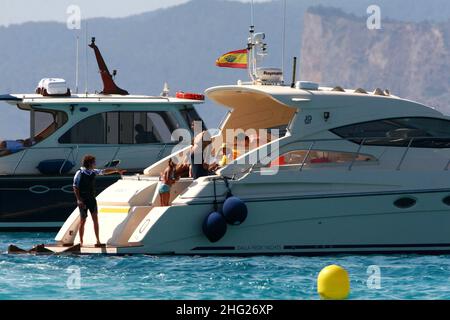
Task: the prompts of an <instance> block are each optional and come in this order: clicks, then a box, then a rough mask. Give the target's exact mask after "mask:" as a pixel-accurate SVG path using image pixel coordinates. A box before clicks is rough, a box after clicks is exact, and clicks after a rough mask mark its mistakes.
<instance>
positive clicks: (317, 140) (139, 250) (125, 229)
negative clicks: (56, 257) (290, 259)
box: [46, 34, 450, 255]
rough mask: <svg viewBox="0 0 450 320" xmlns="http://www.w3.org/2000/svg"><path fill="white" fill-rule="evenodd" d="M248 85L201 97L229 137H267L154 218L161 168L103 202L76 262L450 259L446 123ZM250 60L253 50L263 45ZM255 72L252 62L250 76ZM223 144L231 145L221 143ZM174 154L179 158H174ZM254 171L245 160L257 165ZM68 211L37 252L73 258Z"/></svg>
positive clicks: (364, 98) (419, 110) (188, 183)
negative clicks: (237, 132)
mask: <svg viewBox="0 0 450 320" xmlns="http://www.w3.org/2000/svg"><path fill="white" fill-rule="evenodd" d="M257 35H258V34H252V36H251V37H250V43H249V48H250V52H249V56H250V65H249V69H250V74H251V77H252V81H251V82H250V83H242V82H239V83H238V84H236V85H227V86H218V87H213V88H209V89H207V90H206V95H207V96H208V97H209V98H210V99H211V100H213V101H215V102H217V103H218V104H221V105H224V106H226V107H227V108H229V109H230V113H229V114H228V116H227V118H226V121H225V122H224V123H223V124H222V126H221V128H220V130H221V131H220V134H219V135H216V136H214V137H213V142H212V144H213V145H214V148H216V149H217V148H219V147H218V146H220V145H221V143H222V142H223V141H230V140H229V139H226V137H225V136H226V134H227V129H243V130H248V129H255V130H260V129H265V130H270V131H271V132H273V131H274V130H275V129H279V130H280V132H282V134H281V136H279V137H278V138H276V139H270V141H268V142H266V143H264V142H261V141H260V142H259V144H256V145H253V146H250V147H249V148H248V149H246V150H245V153H243V154H241V155H240V156H238V157H237V158H236V159H234V160H232V161H230V162H228V163H227V164H226V165H224V166H223V167H221V168H220V169H219V170H217V171H215V172H214V173H213V174H211V175H209V176H204V177H201V178H198V179H196V180H193V179H192V178H189V177H182V178H181V179H180V180H179V181H178V182H176V183H175V184H174V186H173V187H172V190H171V199H170V205H169V206H161V205H160V201H159V195H158V191H157V190H158V188H159V185H160V184H161V181H159V176H160V173H161V171H163V169H164V168H165V167H166V166H167V161H168V159H169V158H176V157H177V156H179V154H172V155H170V156H168V157H166V158H164V159H162V160H160V161H159V162H156V163H155V164H153V165H151V166H150V167H148V168H147V169H146V170H145V171H144V173H143V174H140V175H136V176H128V177H123V178H122V179H121V180H119V181H117V182H116V183H115V184H113V185H112V186H110V187H109V188H107V189H106V190H105V191H104V192H103V193H101V194H100V195H99V196H98V198H97V200H98V203H99V221H100V238H101V241H102V242H105V243H106V247H103V248H96V247H94V244H95V237H94V232H93V227H92V224H91V221H90V219H88V222H87V225H86V229H85V230H86V231H85V238H84V243H85V246H84V247H82V248H79V249H77V250H79V252H81V253H108V254H181V255H215V254H220V255H248V254H296V255H310V254H314V255H315V254H337V253H399V252H416V253H429V252H433V253H436V252H439V253H440V252H450V232H449V231H450V184H449V181H450V172H449V171H448V167H449V164H450V162H449V160H450V118H449V117H447V116H445V115H443V114H442V113H441V112H439V111H437V110H435V109H433V108H430V107H427V106H425V105H422V104H420V103H417V102H413V101H409V100H406V99H402V98H400V97H397V96H394V95H392V94H390V93H389V91H388V90H380V89H377V90H375V91H373V92H370V93H369V92H366V91H365V90H363V89H356V90H355V89H351V90H350V89H343V88H341V87H334V88H328V87H321V86H319V85H318V84H315V83H311V82H303V81H295V79H294V81H293V83H292V85H285V84H284V83H283V80H282V78H281V77H280V74H279V72H273V69H271V70H272V71H270V72H267V73H266V75H267V77H264V74H265V72H264V71H265V70H264V69H255V68H254V67H255V66H254V65H252V64H253V62H254V60H253V59H252V57H253V55H252V54H253V53H252V50H257V49H258V45H259V44H258V43H257V41H254V39H255V37H256V36H257ZM261 46H262V45H261ZM252 61H253V62H252ZM231 141H232V140H231ZM185 151H186V149H184V150H182V151H180V153H182V152H185ZM255 159H256V160H255ZM78 225H79V213H78V210H75V211H74V212H73V213H72V215H71V216H70V217H69V218H68V219H67V221H66V222H65V224H64V226H63V227H62V228H61V230H60V231H59V233H58V235H57V237H56V243H55V244H52V245H48V246H46V248H47V249H48V250H51V251H54V252H62V251H65V250H67V247H70V246H72V245H74V244H75V245H76V244H77V243H78V242H79V238H78V233H77V230H78Z"/></svg>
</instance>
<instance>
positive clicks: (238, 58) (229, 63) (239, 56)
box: [216, 49, 247, 69]
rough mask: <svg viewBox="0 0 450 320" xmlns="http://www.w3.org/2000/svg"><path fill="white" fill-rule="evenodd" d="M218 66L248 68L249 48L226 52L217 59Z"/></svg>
mask: <svg viewBox="0 0 450 320" xmlns="http://www.w3.org/2000/svg"><path fill="white" fill-rule="evenodd" d="M216 66H218V67H224V68H241V69H247V49H242V50H236V51H231V52H228V53H225V54H224V55H222V56H221V57H220V58H219V59H217V60H216Z"/></svg>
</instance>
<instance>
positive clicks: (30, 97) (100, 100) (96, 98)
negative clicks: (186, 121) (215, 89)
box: [0, 94, 204, 108]
mask: <svg viewBox="0 0 450 320" xmlns="http://www.w3.org/2000/svg"><path fill="white" fill-rule="evenodd" d="M0 101H4V102H6V103H9V104H11V105H14V106H15V105H17V104H20V105H21V107H25V108H26V106H27V105H31V104H43V105H49V106H50V105H51V106H57V105H72V104H76V105H80V104H105V105H106V104H116V103H117V104H146V105H148V104H162V103H163V104H182V105H185V104H201V103H204V101H202V100H191V99H180V98H175V97H162V96H145V95H127V96H122V95H102V94H72V95H70V96H67V97H55V96H53V97H52V96H42V95H40V94H7V95H0Z"/></svg>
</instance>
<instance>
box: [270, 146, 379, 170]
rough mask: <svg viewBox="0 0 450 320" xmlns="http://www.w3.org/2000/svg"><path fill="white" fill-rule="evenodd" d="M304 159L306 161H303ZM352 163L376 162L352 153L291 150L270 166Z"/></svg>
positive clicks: (367, 156) (363, 155)
mask: <svg viewBox="0 0 450 320" xmlns="http://www.w3.org/2000/svg"><path fill="white" fill-rule="evenodd" d="M305 157H307V159H306V160H305ZM352 161H358V162H359V161H363V162H369V161H376V159H375V158H374V157H373V156H370V155H365V154H356V153H352V152H336V151H324V150H311V151H310V152H309V154H308V150H293V151H289V152H287V153H284V154H282V155H281V156H280V157H278V158H277V159H276V160H275V161H272V163H271V164H270V165H271V166H292V165H293V166H295V165H301V164H306V165H313V164H326V163H350V162H352Z"/></svg>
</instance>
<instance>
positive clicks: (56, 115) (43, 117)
mask: <svg viewBox="0 0 450 320" xmlns="http://www.w3.org/2000/svg"><path fill="white" fill-rule="evenodd" d="M31 120H32V122H33V124H32V128H31V134H30V136H32V137H34V142H36V143H37V142H40V141H42V140H44V139H46V138H48V137H49V136H50V135H51V134H52V133H54V132H55V131H56V130H58V129H59V128H61V127H62V126H63V125H64V124H65V123H66V122H67V114H66V113H65V112H62V111H53V110H33V111H31Z"/></svg>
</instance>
